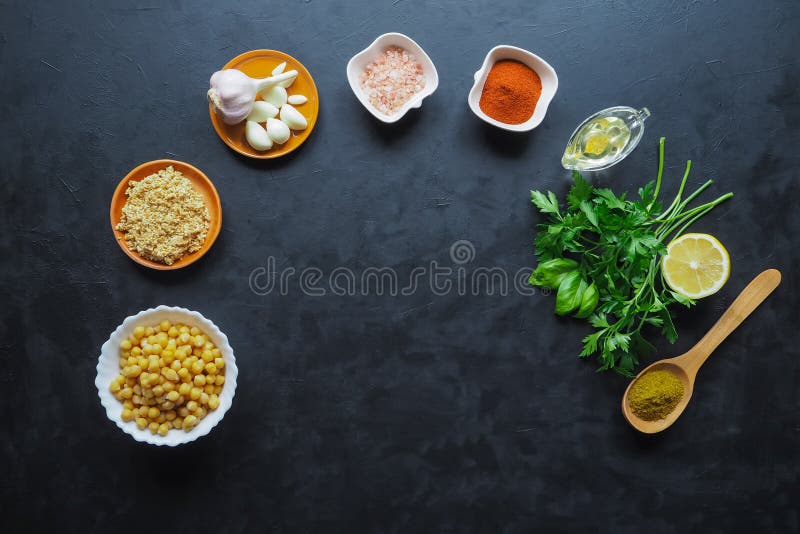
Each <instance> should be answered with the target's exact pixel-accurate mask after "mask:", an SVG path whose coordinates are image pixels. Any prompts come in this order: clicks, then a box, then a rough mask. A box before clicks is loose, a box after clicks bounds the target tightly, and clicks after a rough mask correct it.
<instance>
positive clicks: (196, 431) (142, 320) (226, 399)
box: [94, 306, 239, 447]
mask: <svg viewBox="0 0 800 534" xmlns="http://www.w3.org/2000/svg"><path fill="white" fill-rule="evenodd" d="M165 319H166V320H168V321H170V322H172V323H182V324H185V325H187V326H190V327H191V326H196V327H197V328H199V329H200V330H202V331H203V333H204V334H206V335H207V336H208V338H209V339H210V340H211V342H212V343H214V345H216V346H217V348H218V349H219V351H220V353H221V354H222V357H223V358H224V359H225V384H224V385H223V386H222V392H221V393H220V395H219V407H218V408H217V409H216V410H209V411H208V414H207V415H206V416H205V417H204V418H203V419H202V420H201V421H200V422H199V423H198V424H197V426H195V427H194V428H193V429H192V430H190V431H189V432H185V431H183V430H178V429H171V430H170V431H169V432H168V433H167V435H166V436H159V435H158V434H152V433H151V432H150V431H149V430H148V429H144V430H140V429H139V428H138V427H137V426H136V423H135V422H134V421H130V422H127V423H126V422H125V421H123V420H122V417H121V415H122V403H121V402H120V401H119V400H117V398H116V397H114V395H113V394H112V393H111V391H109V389H108V386H109V384H110V383H111V381H112V380H113V379H114V378H115V377H116V376H117V375H118V374H119V372H120V368H119V354H120V353H119V346H120V343H121V342H122V341H123V340H124V339H126V338H127V337H128V336H130V335H131V334H132V333H133V329H134V328H135V327H137V326H145V327H147V326H154V325H156V324H158V323H160V322H161V321H163V320H165ZM238 374H239V372H238V370H237V369H236V358H235V357H234V355H233V349H232V348H231V346H230V344H229V343H228V337H227V336H226V335H225V334H223V333H222V332H221V331H220V329H219V328H217V325H215V324H214V323H213V322H211V321H209V320H208V319H206V318H205V317H203V316H202V315H201V314H199V313H197V312H195V311H191V310H187V309H186V308H176V307H171V306H158V307H157V308H150V309H149V310H144V311H141V312H139V313H137V314H136V315H131V316H130V317H128V318H127V319H125V320H124V321H123V322H122V324H121V325H119V326H118V327H117V329H116V330H114V332H113V333H112V334H111V337H110V338H108V341H106V342H105V343H103V346H102V348H101V349H100V358H99V361H98V362H97V377H96V378H95V380H94V385H95V386H97V394H98V395H99V396H100V404H102V405H103V407H104V408H105V409H106V415H107V416H108V418H109V419H110V420H111V421H113V422H114V423H115V424H116V425H117V426H118V427H119V428H120V429H121V430H122V431H123V432H125V433H126V434H130V435H131V437H133V439H135V440H136V441H142V442H145V443H150V444H151V445H166V446H168V447H175V446H176V445H183V444H184V443H189V442H191V441H194V440H196V439H197V438H199V437H201V436H205V435H206V434H208V433H209V432H211V429H212V428H214V427H215V426H217V423H219V422H220V421H221V420H222V418H223V417H224V416H225V412H227V411H228V409H229V408H230V407H231V404H232V403H233V396H234V394H235V393H236V377H237V375H238Z"/></svg>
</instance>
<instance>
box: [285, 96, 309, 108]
mask: <svg viewBox="0 0 800 534" xmlns="http://www.w3.org/2000/svg"><path fill="white" fill-rule="evenodd" d="M286 101H287V102H289V103H290V104H291V105H293V106H299V105H301V104H305V103H306V102H308V98H306V97H305V96H304V95H290V96H289V98H287V99H286Z"/></svg>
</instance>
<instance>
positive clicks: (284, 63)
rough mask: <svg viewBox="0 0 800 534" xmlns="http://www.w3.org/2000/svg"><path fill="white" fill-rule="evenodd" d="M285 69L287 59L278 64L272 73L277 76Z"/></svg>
mask: <svg viewBox="0 0 800 534" xmlns="http://www.w3.org/2000/svg"><path fill="white" fill-rule="evenodd" d="M284 69H286V62H285V61H284V62H283V63H281V64H280V65H278V66H277V67H275V68H274V69H272V75H273V76H277V75H278V74H280V73H281V72H283V71H284Z"/></svg>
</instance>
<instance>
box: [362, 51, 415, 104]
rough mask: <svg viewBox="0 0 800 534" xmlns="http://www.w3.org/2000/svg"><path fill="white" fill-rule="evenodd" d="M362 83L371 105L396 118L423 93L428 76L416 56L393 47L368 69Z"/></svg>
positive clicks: (384, 52)
mask: <svg viewBox="0 0 800 534" xmlns="http://www.w3.org/2000/svg"><path fill="white" fill-rule="evenodd" d="M360 82H361V88H362V89H363V90H364V92H365V93H366V95H367V98H368V99H369V102H370V104H372V105H373V106H374V107H375V108H376V109H377V110H378V111H380V112H381V113H384V114H386V115H392V114H393V113H396V112H397V111H398V110H399V109H400V108H401V107H402V106H403V104H405V103H406V102H408V101H409V100H410V99H411V97H413V96H414V95H415V94H416V93H419V92H420V91H422V89H423V88H424V87H425V74H424V73H423V71H422V65H420V64H419V62H418V61H417V60H416V58H415V57H414V55H413V54H411V53H409V52H408V51H407V50H405V49H403V48H400V47H398V46H391V47H389V48H387V49H386V50H384V51H383V52H382V53H381V55H379V56H378V58H377V59H375V61H373V62H372V63H370V64H369V65H367V67H366V68H365V69H364V72H363V73H361V76H360Z"/></svg>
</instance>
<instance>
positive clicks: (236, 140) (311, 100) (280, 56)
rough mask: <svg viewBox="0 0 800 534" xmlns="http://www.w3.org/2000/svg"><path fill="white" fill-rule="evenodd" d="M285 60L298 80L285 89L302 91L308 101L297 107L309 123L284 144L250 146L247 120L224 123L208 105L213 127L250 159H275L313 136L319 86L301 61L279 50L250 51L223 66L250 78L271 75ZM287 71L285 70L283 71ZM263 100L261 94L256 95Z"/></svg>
mask: <svg viewBox="0 0 800 534" xmlns="http://www.w3.org/2000/svg"><path fill="white" fill-rule="evenodd" d="M284 61H285V62H286V69H285V70H296V71H297V79H295V81H294V83H293V84H292V85H291V87H289V88H288V89H286V91H287V92H288V93H289V95H290V96H291V95H296V94H301V95H304V96H305V97H306V98H308V102H306V103H305V104H300V105H298V106H297V111H299V112H300V113H302V114H303V116H304V117H305V118H306V120H307V121H308V126H307V127H306V129H305V130H300V131H295V130H292V134H291V136H290V137H289V140H288V141H286V142H285V143H284V144H282V145H277V144H276V145H275V146H273V147H272V148H270V149H269V150H265V151H263V152H262V151H259V150H256V149H255V148H253V147H251V146H250V145H249V144H248V143H247V139H246V138H245V133H244V127H245V121H242V122H240V123H239V124H225V123H224V122H223V121H222V119H221V118H220V117H219V116H218V115H217V114H216V113H214V110H213V109H212V108H211V105H210V104H209V106H208V112H209V114H210V115H211V124H213V125H214V130H216V131H217V135H219V138H220V139H222V141H223V142H224V143H225V144H226V145H228V146H229V147H231V148H232V149H233V150H235V151H236V152H238V153H239V154H243V155H245V156H247V157H250V158H257V159H272V158H279V157H281V156H283V155H286V154H288V153H289V152H292V151H293V150H295V149H296V148H297V147H299V146H300V145H302V144H303V143H304V142H305V140H306V139H308V136H309V135H311V130H313V129H314V125H315V124H316V123H317V115H319V94H318V93H317V86H316V85H315V84H314V79H313V78H312V77H311V74H309V73H308V70H306V68H305V67H304V66H303V64H302V63H300V62H299V61H297V60H296V59H295V58H293V57H292V56H290V55H289V54H284V53H283V52H279V51H277V50H251V51H250V52H245V53H244V54H241V55H239V56H236V57H235V58H233V59H232V60H230V61H228V63H226V64H225V66H224V67H222V69H223V70H224V69H238V70H240V71H242V72H244V73H245V74H247V75H248V76H250V77H251V78H266V77H268V76H272V70H273V69H274V68H275V67H277V66H278V65H280V64H281V63H282V62H284ZM284 72H285V71H284ZM256 99H257V100H261V97H260V96H259V97H257V98H256Z"/></svg>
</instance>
